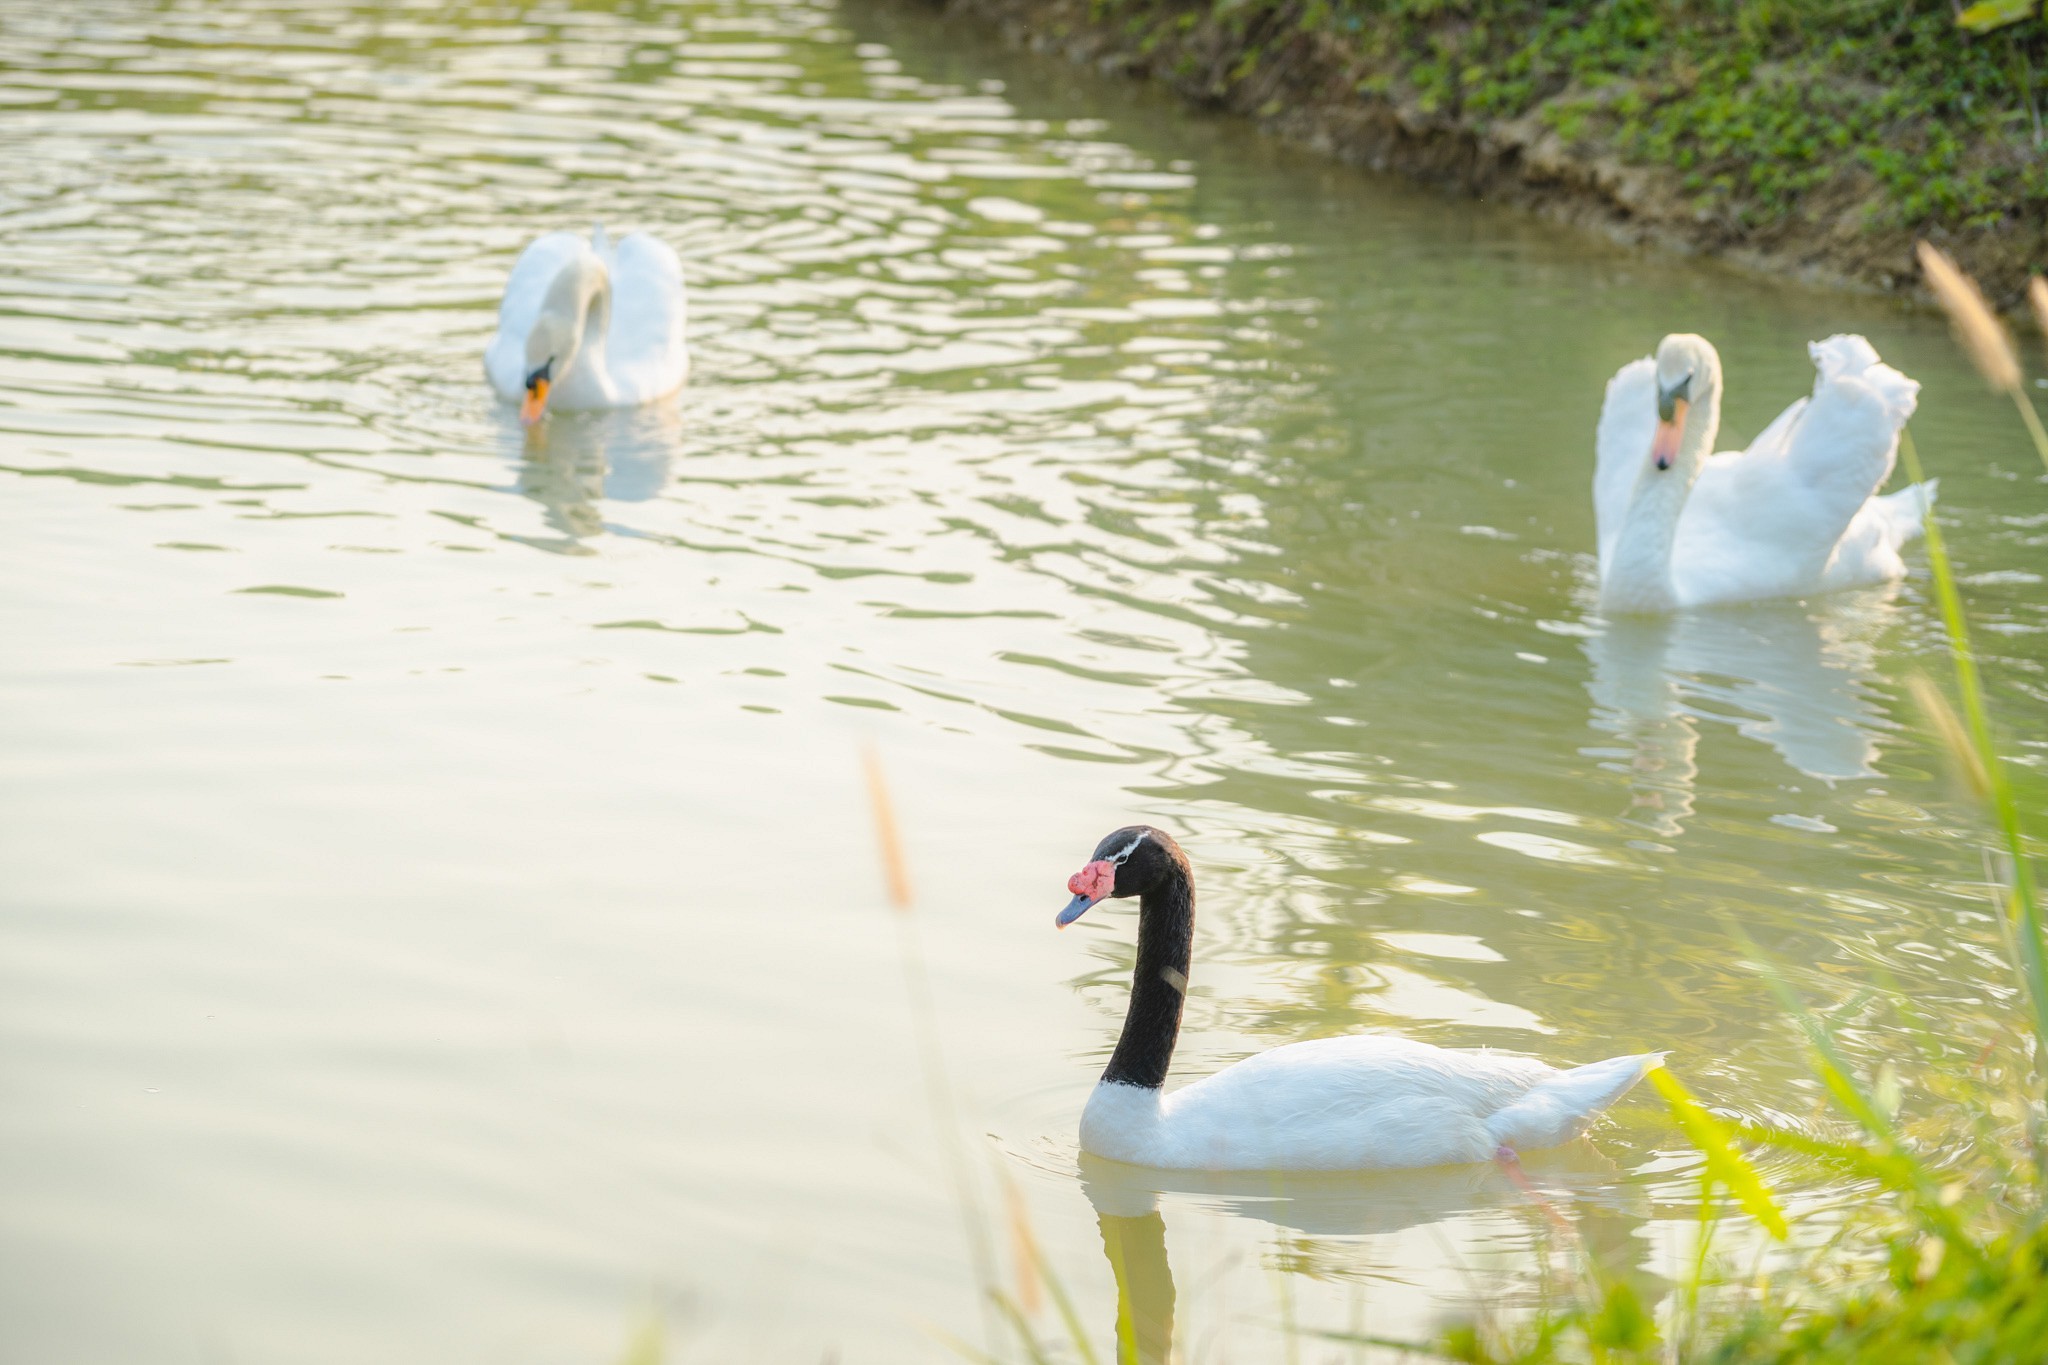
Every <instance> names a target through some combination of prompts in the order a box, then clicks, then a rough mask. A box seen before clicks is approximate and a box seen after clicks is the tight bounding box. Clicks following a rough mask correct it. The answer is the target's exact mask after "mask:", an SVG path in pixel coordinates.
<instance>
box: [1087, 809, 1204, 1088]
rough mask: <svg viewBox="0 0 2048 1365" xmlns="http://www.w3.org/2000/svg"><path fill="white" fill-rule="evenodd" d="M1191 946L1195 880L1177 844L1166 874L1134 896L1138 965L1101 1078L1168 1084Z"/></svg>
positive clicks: (1193, 926)
mask: <svg viewBox="0 0 2048 1365" xmlns="http://www.w3.org/2000/svg"><path fill="white" fill-rule="evenodd" d="M1194 946H1195V881H1194V876H1193V874H1192V873H1191V872H1190V871H1189V870H1188V864H1187V858H1186V857H1185V856H1184V855H1183V854H1181V852H1180V850H1179V849H1175V850H1173V857H1172V860H1171V864H1170V866H1169V868H1168V871H1167V875H1166V876H1165V878H1164V879H1162V880H1161V882H1160V883H1159V884H1158V885H1157V886H1155V887H1153V888H1152V889H1151V890H1150V891H1147V892H1146V893H1145V894H1144V895H1143V896H1141V897H1140V898H1139V900H1138V966H1137V970H1136V971H1135V972H1134V973H1133V974H1132V976H1131V1008H1130V1010H1129V1011H1128V1012H1127V1013H1126V1014H1125V1015H1124V1031H1123V1034H1122V1036H1120V1037H1119V1038H1118V1039H1117V1040H1116V1051H1115V1052H1113V1053H1111V1054H1110V1058H1109V1065H1108V1067H1106V1068H1105V1069H1104V1070H1103V1073H1102V1079H1103V1080H1105V1081H1116V1082H1119V1083H1120V1084H1123V1085H1142V1086H1145V1087H1146V1088H1147V1089H1151V1090H1157V1089H1158V1088H1159V1087H1161V1086H1163V1085H1165V1084H1166V1068H1167V1066H1168V1065H1169V1064H1170V1063H1171V1062H1172V1061H1173V1045H1174V1043H1175V1042H1176V1041H1177V1040H1178V1039H1179V1038H1180V1010H1181V1005H1182V1003H1183V1002H1184V1000H1185V997H1186V992H1187V984H1188V962H1189V959H1190V957H1191V955H1192V954H1193V952H1194Z"/></svg>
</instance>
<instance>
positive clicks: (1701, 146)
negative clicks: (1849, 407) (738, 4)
mask: <svg viewBox="0 0 2048 1365" xmlns="http://www.w3.org/2000/svg"><path fill="white" fill-rule="evenodd" d="M946 3H947V5H948V8H949V9H951V10H954V11H957V12H961V13H964V14H968V15H972V16H975V17H977V18H980V19H983V20H986V21H993V22H995V23H997V24H999V25H1001V26H1002V27H1003V28H1004V29H1005V31H1006V32H1008V33H1009V34H1010V36H1011V37H1012V38H1013V39H1016V40H1018V41H1021V42H1024V43H1027V44H1029V45H1031V46H1034V47H1039V48H1042V49H1055V50H1060V51H1064V52H1066V53H1067V54H1068V55H1071V56H1075V57H1079V58H1083V59H1086V60H1089V61H1091V62H1095V63H1097V64H1100V65H1107V66H1113V67H1121V68H1123V69H1125V70H1129V71H1132V72H1134V73H1137V74H1142V75H1146V76H1150V77H1153V78H1156V79H1159V80H1162V81H1165V82H1168V83H1170V84H1172V85H1173V86H1174V87H1175V88H1177V89H1179V90H1180V91H1181V92H1182V93H1184V94H1186V95H1187V96H1189V97H1190V98H1193V99H1196V100H1199V101H1202V102H1204V103H1208V104H1213V105H1218V106H1222V107H1227V108H1230V109H1234V110H1237V111H1239V112H1241V113H1244V114H1247V115H1249V116H1252V117H1254V118H1257V119H1259V120H1261V121H1262V122H1265V123H1266V124H1268V125H1270V126H1271V127H1272V128H1273V129H1274V130H1275V131H1277V132H1279V133H1281V134H1283V135H1285V136H1289V137H1291V138H1293V139H1295V140H1297V141H1302V142H1306V143H1309V144H1311V145H1315V146H1318V147H1320V148H1323V149H1325V150H1327V151H1330V152H1332V153H1334V154H1336V155H1339V156H1341V157H1344V158H1345V159H1347V160H1352V161H1357V162H1361V163H1365V164H1370V165H1374V166H1378V167H1382V168H1388V169H1394V170H1400V171H1405V172H1408V173H1410V174H1416V175H1420V176H1423V177H1425V178H1429V179H1434V180H1442V181H1449V182H1453V183H1457V184H1459V185H1461V186H1462V187H1463V188H1466V189H1468V190H1471V191H1473V192H1475V193H1479V194H1482V195H1486V196H1488V197H1499V198H1508V199H1514V200H1518V201H1522V202H1527V203H1530V204H1532V205H1534V206H1537V207H1540V208H1542V209H1545V210H1546V211H1548V212H1550V213H1551V214H1552V215H1553V216H1557V217H1562V218H1567V219H1572V220H1576V221H1582V222H1585V223H1587V224H1588V225H1598V226H1603V227H1606V228H1608V229H1609V230H1611V231H1615V232H1617V233H1618V234H1620V235H1623V236H1627V237H1633V238H1640V239H1654V240H1659V241H1663V242H1666V243H1668V244H1672V245H1679V246H1683V247H1686V248H1688V249H1696V250H1705V251H1710V252H1715V253H1719V254H1724V255H1729V256H1732V257H1736V258H1739V259H1744V260H1746V261H1749V262H1751V263H1754V264H1759V265H1768V266H1770V267H1772V268H1776V269H1790V270H1794V271H1798V272H1802V273H1807V274H1813V275H1821V276H1831V277H1839V278H1847V279H1852V280H1856V281H1859V282H1863V283H1868V284H1875V285H1879V286H1883V287H1901V286H1910V285H1912V284H1913V283H1914V282H1915V280H1916V279H1917V272H1916V271H1915V269H1914V266H1913V255H1912V244H1913V241H1914V240H1915V238H1916V237H1924V238H1928V239H1931V240H1933V241H1936V242H1938V243H1940V244H1941V245H1942V246H1943V247H1944V248H1945V249H1946V250H1948V251H1949V252H1950V254H1951V255H1953V256H1955V257H1956V258H1957V259H1958V260H1959V261H1960V262H1961V263H1962V264H1963V266H1964V267H1965V268H1966V269H1968V270H1970V271H1971V272H1972V273H1974V274H1975V275H1977V276H1978V278H1979V279H1981V280H1982V281H1984V283H1985V284H1986V285H1987V287H1988V288H1989V289H1990V291H1991V293H1992V295H1993V297H1994V299H1996V300H1997V301H1998V302H1999V303H2001V304H2002V305H2005V306H2012V305H2015V304H2017V302H2018V299H2019V295H2020V292H2021V290H2022V289H2023V288H2024V287H2025V283H2026V279H2027V277H2028V274H2029V271H2030V269H2031V270H2040V269H2042V268H2044V267H2048V131H2044V122H2048V22H2044V21H2043V20H2042V19H2041V18H2040V17H2039V16H2038V11H2039V6H2035V7H2034V8H2035V10H2036V14H2035V17H2029V18H2024V19H2022V20H2020V21H2019V22H2016V23H2010V24H2007V25H2005V26H2003V27H2000V28H1998V29H1996V30H1992V31H1987V32H1971V31H1969V30H1967V29H1965V28H1964V27H1962V26H1960V25H1959V24H1958V23H1957V10H1956V8H1955V7H1954V6H1952V5H1951V4H1950V3H1949V0H1600V2H1599V3H1583V4H1551V3H1542V2H1541V0H1210V2H1208V3H1205V2H1204V0H946ZM1980 8H1981V7H1980Z"/></svg>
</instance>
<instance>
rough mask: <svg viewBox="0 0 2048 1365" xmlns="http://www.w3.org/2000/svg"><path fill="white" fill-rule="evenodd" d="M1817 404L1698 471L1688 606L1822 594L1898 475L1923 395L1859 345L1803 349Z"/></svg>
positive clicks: (1681, 547) (1681, 546)
mask: <svg viewBox="0 0 2048 1365" xmlns="http://www.w3.org/2000/svg"><path fill="white" fill-rule="evenodd" d="M1807 349H1808V350H1809V351H1810V352H1811V354H1812V355H1813V359H1814V363H1815V365H1816V366H1817V367H1818V368H1819V371H1820V377H1819V379H1818V380H1817V381H1816V383H1815V384H1814V388H1813V396H1812V397H1811V398H1805V399H1801V400H1800V401H1799V402H1797V403H1794V404H1793V405H1792V406H1791V407H1789V408H1787V409H1786V410H1785V411H1784V413H1783V414H1781V415H1780V416H1779V418H1778V419H1777V420H1776V421H1774V422H1772V423H1771V425H1770V426H1769V427H1767V428H1765V430H1764V432H1763V434H1762V435H1761V436H1759V437H1758V438H1757V439H1756V441H1755V442H1754V443H1753V444H1752V445H1751V446H1750V448H1749V449H1748V450H1746V451H1744V452H1743V453H1741V454H1739V455H1716V456H1714V457H1713V458H1712V459H1710V460H1708V461H1707V463H1706V467H1705V468H1704V469H1703V470H1701V472H1700V477H1699V481H1698V482H1697V483H1696V484H1694V485H1693V490H1692V496H1691V498H1690V499H1688V500H1687V502H1686V505H1685V512H1684V514H1683V516H1682V517H1681V518H1680V519H1679V523H1678V535H1677V539H1676V541H1675V543H1674V544H1673V546H1672V558H1671V564H1672V580H1673V586H1674V587H1675V589H1676V591H1677V596H1678V600H1679V601H1680V602H1681V603H1682V604H1683V605H1686V606H1703V605H1709V604H1712V603H1715V602H1734V601H1745V600H1748V599H1751V598H1758V597H1782V596H1800V595H1803V594H1806V593H1811V592H1818V591H1821V590H1823V587H1824V586H1829V585H1825V584H1824V583H1823V575H1824V573H1825V571H1826V570H1827V568H1828V565H1829V563H1830V562H1831V560H1832V559H1833V558H1834V556H1835V550H1836V546H1837V545H1838V544H1840V543H1841V541H1842V539H1843V536H1844V533H1845V532H1847V531H1848V530H1849V528H1850V525H1851V523H1852V522H1854V521H1855V520H1856V518H1857V515H1858V513H1859V512H1861V511H1862V509H1863V506H1864V504H1865V503H1867V502H1868V501H1869V500H1870V496H1871V494H1873V493H1875V492H1876V491H1877V490H1878V489H1879V488H1880V487H1881V486H1882V485H1883V484H1884V481H1885V479H1886V478H1887V477H1889V476H1890V474H1891V469H1892V461H1893V460H1894V459H1895V458H1896V457H1897V454H1898V444H1899V429H1900V428H1901V427H1903V426H1904V425H1905V423H1906V419H1907V418H1909V417H1911V416H1912V414H1913V407H1914V404H1915V402H1916V400H1917V395H1918V394H1919V390H1920V386H1919V385H1918V384H1916V383H1914V382H1913V381H1912V380H1910V379H1908V378H1906V376H1904V375H1902V374H1900V373H1899V372H1898V371H1897V370H1894V369H1893V368H1891V366H1889V365H1886V364H1884V363H1883V362H1881V361H1880V360H1879V359H1878V358H1877V352H1876V350H1875V349H1873V348H1872V347H1871V345H1870V343H1869V342H1867V341H1865V340H1864V339H1863V338H1862V337H1859V336H1833V337H1829V338H1828V339H1827V340H1826V341H1820V342H1815V343H1814V344H1813V345H1811V346H1810V347H1808V348H1807Z"/></svg>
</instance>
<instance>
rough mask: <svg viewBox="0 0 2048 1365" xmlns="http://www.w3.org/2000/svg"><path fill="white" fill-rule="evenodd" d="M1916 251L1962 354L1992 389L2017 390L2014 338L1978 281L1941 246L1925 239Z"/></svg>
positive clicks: (2018, 361) (2018, 373) (2018, 381)
mask: <svg viewBox="0 0 2048 1365" xmlns="http://www.w3.org/2000/svg"><path fill="white" fill-rule="evenodd" d="M1917 250H1918V252H1919V256H1920V270H1921V272H1922V273H1923V274H1925V275H1926V276H1927V287H1928V288H1929V289H1932V290H1933V291H1934V300H1935V302H1936V303H1939V304H1940V305H1941V307H1942V310H1943V311H1944V312H1946V313H1947V314H1948V320H1949V326H1950V327H1952V328H1953V329H1954V330H1955V334H1956V342H1957V344H1959V345H1960V346H1961V347H1962V348H1963V353H1964V354H1966V355H1967V356H1969V357H1970V363H1971V364H1973V365H1975V366H1976V367H1977V372H1978V373H1979V374H1981V375H1983V376H1984V379H1985V382H1986V383H1988V384H1990V385H1991V387H1992V388H1994V389H1996V390H1998V392H2000V393H2017V392H2018V391H2019V387H2020V359H2019V356H2018V355H2017V354H2015V353H2014V351H2013V348H2012V338H2010V337H2008V336H2007V335H2006V334H2005V328H2003V327H2001V326H2000V325H1999V322H1998V315H1997V314H1996V313H1994V312H1992V311H1991V305H1990V304H1988V303H1986V302H1985V301H1984V295H1983V293H1982V292H1981V291H1980V290H1979V289H1978V288H1977V282H1976V281H1975V280H1972V279H1971V278H1970V277H1969V276H1968V275H1965V274H1964V273H1963V272H1962V271H1961V270H1960V269H1958V268H1957V267H1956V263H1955V262H1954V261H1952V260H1950V259H1949V258H1948V257H1947V256H1945V255H1943V254H1942V252H1941V249H1940V248H1939V247H1936V246H1934V245H1932V244H1931V243H1928V242H1922V243H1920V244H1919V247H1918V248H1917Z"/></svg>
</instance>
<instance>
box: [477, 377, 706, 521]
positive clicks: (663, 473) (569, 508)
mask: <svg viewBox="0 0 2048 1365" xmlns="http://www.w3.org/2000/svg"><path fill="white" fill-rule="evenodd" d="M682 426H683V419H682V414H681V412H680V411H679V410H678V409H677V407H676V405H675V404H673V403H666V402H664V403H649V404H646V405H645V406H642V407H638V408H623V409H615V410H612V411H608V412H558V413H551V414H550V415H549V416H548V418H547V419H546V420H545V421H543V422H539V423H536V424H535V425H533V426H531V427H523V426H521V425H520V423H519V419H518V416H517V415H516V413H515V412H514V411H513V410H512V409H510V408H507V409H506V410H505V414H504V420H503V423H502V426H501V432H500V434H501V447H502V448H503V449H504V450H506V452H507V453H508V454H511V455H513V456H514V457H515V458H516V459H517V460H518V462H519V464H518V480H519V482H518V487H519V491H520V492H521V493H523V494H525V495H526V496H527V497H529V498H532V499H533V500H534V501H535V502H537V503H539V504H540V505H541V506H542V507H543V508H545V509H546V521H547V524H548V525H549V526H551V527H553V528H554V529H555V530H557V531H559V532H561V534H562V539H560V540H542V539H540V538H538V537H532V536H520V537H517V539H520V540H523V541H525V542H527V543H528V544H531V545H534V546H536V547H538V548H540V549H545V550H553V551H556V552H557V553H561V554H587V553H590V551H589V548H588V547H587V546H585V545H584V544H583V542H584V541H585V540H587V539H589V538H591V537H593V536H596V535H600V534H602V533H603V531H604V530H605V522H604V512H603V510H602V509H601V508H600V506H599V504H600V503H601V502H604V501H605V500H610V501H612V502H647V501H650V500H651V499H654V498H657V497H659V496H660V495H661V493H662V491H663V490H664V489H666V488H667V487H668V477H669V462H670V460H671V459H672V458H673V456H674V454H675V451H676V447H677V445H678V443H679V441H680V439H681V435H682Z"/></svg>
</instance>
